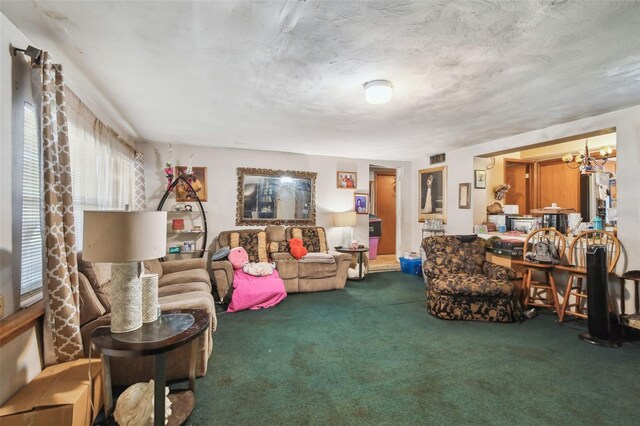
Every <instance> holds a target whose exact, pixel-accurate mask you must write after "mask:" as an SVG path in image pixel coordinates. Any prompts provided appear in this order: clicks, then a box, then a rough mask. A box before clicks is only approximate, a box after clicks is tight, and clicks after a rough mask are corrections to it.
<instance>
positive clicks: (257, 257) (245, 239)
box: [229, 231, 269, 262]
mask: <svg viewBox="0 0 640 426" xmlns="http://www.w3.org/2000/svg"><path fill="white" fill-rule="evenodd" d="M229 245H230V246H231V247H232V248H235V247H243V248H244V249H245V250H246V251H247V254H248V255H249V262H267V261H268V260H269V257H268V256H267V234H266V233H265V232H264V231H261V232H242V231H240V232H232V233H231V234H230V235H229Z"/></svg>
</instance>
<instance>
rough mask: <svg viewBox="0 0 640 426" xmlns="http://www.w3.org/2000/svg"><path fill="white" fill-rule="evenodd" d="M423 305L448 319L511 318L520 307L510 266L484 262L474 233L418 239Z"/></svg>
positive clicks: (517, 315) (510, 320)
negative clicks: (423, 284)
mask: <svg viewBox="0 0 640 426" xmlns="http://www.w3.org/2000/svg"><path fill="white" fill-rule="evenodd" d="M422 250H423V253H424V260H423V265H422V267H423V271H424V277H425V282H426V283H427V287H426V295H427V306H428V308H429V312H430V313H431V315H433V316H435V317H438V318H441V319H449V320H468V321H493V322H513V321H516V320H518V319H519V318H520V315H521V308H520V305H519V302H518V297H517V291H516V287H515V285H514V283H513V282H512V280H513V279H515V278H516V273H515V271H514V270H513V269H511V268H507V267H504V266H500V265H496V264H494V263H491V262H487V261H486V259H485V253H486V252H485V246H484V240H483V239H481V238H479V237H478V236H476V235H457V236H456V235H445V236H436V237H427V238H425V239H424V240H423V241H422Z"/></svg>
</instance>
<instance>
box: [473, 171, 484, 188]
mask: <svg viewBox="0 0 640 426" xmlns="http://www.w3.org/2000/svg"><path fill="white" fill-rule="evenodd" d="M473 173H474V174H473V187H474V188H476V189H485V188H486V187H487V171H486V170H474V171H473Z"/></svg>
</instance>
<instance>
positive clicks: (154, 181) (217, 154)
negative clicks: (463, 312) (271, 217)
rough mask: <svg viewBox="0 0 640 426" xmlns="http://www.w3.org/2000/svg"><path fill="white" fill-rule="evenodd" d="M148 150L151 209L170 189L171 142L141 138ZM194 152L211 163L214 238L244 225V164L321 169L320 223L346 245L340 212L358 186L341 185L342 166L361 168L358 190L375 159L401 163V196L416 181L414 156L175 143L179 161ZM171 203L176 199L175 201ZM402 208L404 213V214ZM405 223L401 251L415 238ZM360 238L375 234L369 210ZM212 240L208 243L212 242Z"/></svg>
mask: <svg viewBox="0 0 640 426" xmlns="http://www.w3.org/2000/svg"><path fill="white" fill-rule="evenodd" d="M138 146H139V147H140V148H141V149H142V151H143V153H144V156H145V179H146V182H145V186H146V197H147V209H151V210H153V209H155V208H156V207H157V206H158V203H159V201H160V199H161V197H162V195H163V193H164V188H165V186H166V179H165V178H164V173H163V172H162V168H163V165H164V163H165V162H166V160H167V158H168V156H169V146H168V145H166V144H150V143H140V144H139V145H138ZM191 154H193V158H194V160H193V166H204V167H207V181H208V201H207V202H204V203H203V205H204V209H205V211H206V212H207V225H208V228H209V238H208V239H209V244H210V243H211V241H212V240H213V238H214V237H216V236H217V235H218V234H219V233H220V231H224V230H228V229H236V228H242V227H239V226H236V224H235V218H236V195H237V175H236V168H238V167H256V168H258V167H261V168H269V169H279V170H299V171H312V172H317V173H318V175H317V178H316V206H317V207H316V219H317V225H318V226H323V227H325V228H326V230H327V236H328V239H329V245H330V246H335V245H340V240H341V236H342V233H341V231H340V230H339V229H336V228H334V227H333V216H332V214H333V213H334V212H339V211H348V210H353V193H354V192H355V191H353V190H346V189H337V188H336V172H337V171H355V172H356V173H357V189H356V191H358V192H364V193H368V192H369V165H370V163H375V164H378V165H383V166H387V167H393V168H400V170H399V175H398V181H399V190H398V191H399V193H400V199H401V200H402V199H409V198H411V197H410V193H409V191H410V190H411V185H409V184H404V185H403V183H404V182H403V180H404V179H407V178H410V177H411V176H410V175H411V174H410V173H407V171H408V170H409V169H410V163H408V162H387V161H379V160H376V161H373V160H371V161H369V160H365V159H350V158H342V157H328V156H313V155H302V154H290V153H282V152H269V151H255V150H245V149H228V148H211V147H202V146H190V145H174V146H173V157H174V163H175V164H176V165H180V166H182V165H187V162H188V160H189V156H190V155H191ZM170 205H171V202H170V204H169V206H170ZM404 217H406V215H404V214H403V213H402V212H401V213H400V215H399V216H398V218H404ZM398 225H399V227H400V229H401V230H400V232H401V235H400V238H399V243H402V244H401V245H400V247H399V248H398V250H399V251H398V253H401V252H402V251H408V250H409V249H410V245H409V242H410V241H411V237H410V232H411V225H410V223H404V222H402V220H399V221H398ZM355 234H356V238H357V239H358V240H359V241H361V242H366V243H367V245H368V240H369V225H368V216H367V215H358V225H357V227H356V229H355ZM209 244H208V245H209Z"/></svg>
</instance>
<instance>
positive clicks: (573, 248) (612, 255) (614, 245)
mask: <svg viewBox="0 0 640 426" xmlns="http://www.w3.org/2000/svg"><path fill="white" fill-rule="evenodd" d="M590 245H603V246H604V247H605V248H606V257H607V272H608V273H609V274H612V273H613V272H614V271H615V269H616V264H617V263H618V259H619V258H620V241H619V240H618V239H617V238H616V236H615V235H613V233H611V232H607V231H599V230H594V229H591V230H588V231H585V232H582V233H581V234H579V235H578V236H576V237H575V238H574V240H573V241H572V242H571V245H570V246H569V253H568V262H569V264H568V265H556V268H558V269H559V270H563V271H566V272H567V273H568V274H569V278H568V280H567V286H566V288H565V290H564V294H563V300H562V307H561V310H560V318H559V320H560V322H562V321H564V318H565V315H566V314H569V315H571V316H574V317H577V318H587V288H586V283H587V247H588V246H590ZM572 299H573V301H572Z"/></svg>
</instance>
